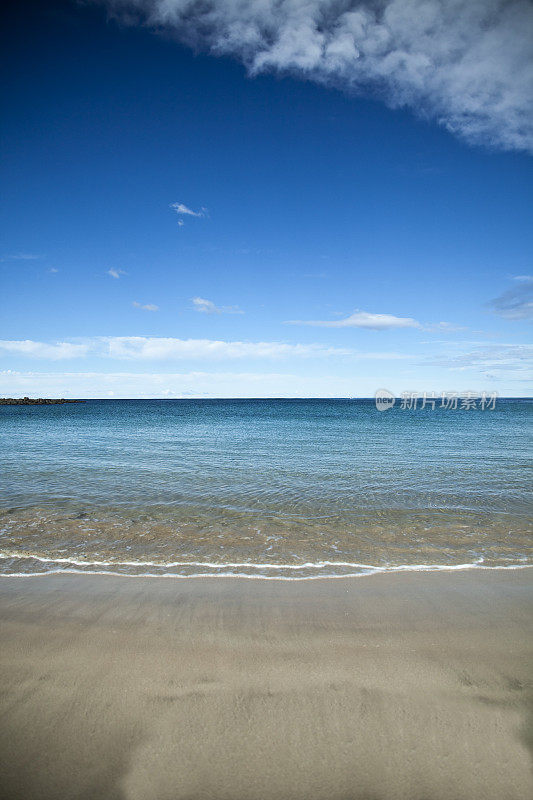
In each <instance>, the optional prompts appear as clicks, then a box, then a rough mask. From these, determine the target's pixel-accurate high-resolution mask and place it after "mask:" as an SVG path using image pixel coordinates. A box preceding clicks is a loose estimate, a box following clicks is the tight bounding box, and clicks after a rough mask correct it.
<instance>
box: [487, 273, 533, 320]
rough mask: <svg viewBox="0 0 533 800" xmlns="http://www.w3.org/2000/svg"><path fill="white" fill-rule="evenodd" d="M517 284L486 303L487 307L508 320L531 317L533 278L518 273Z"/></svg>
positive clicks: (532, 317) (532, 309)
mask: <svg viewBox="0 0 533 800" xmlns="http://www.w3.org/2000/svg"><path fill="white" fill-rule="evenodd" d="M515 280H516V281H518V285H517V286H513V287H512V288H511V289H508V290H507V291H506V292H503V294H501V295H499V296H498V297H495V298H494V300H491V301H490V303H488V306H489V308H491V309H492V311H493V312H494V313H495V314H497V315H498V316H499V317H503V318H504V319H509V320H529V319H533V278H532V277H531V276H530V275H518V276H517V277H515Z"/></svg>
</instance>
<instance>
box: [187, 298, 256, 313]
mask: <svg viewBox="0 0 533 800" xmlns="http://www.w3.org/2000/svg"><path fill="white" fill-rule="evenodd" d="M191 301H192V304H193V307H194V310H195V311H199V312H200V313H201V314H244V311H242V310H241V309H240V308H239V306H217V305H215V304H214V303H213V301H212V300H206V299H205V297H192V298H191Z"/></svg>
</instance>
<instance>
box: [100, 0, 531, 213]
mask: <svg viewBox="0 0 533 800" xmlns="http://www.w3.org/2000/svg"><path fill="white" fill-rule="evenodd" d="M95 2H103V3H105V4H106V5H107V7H108V8H109V9H110V11H111V14H114V15H115V16H116V17H118V18H120V19H122V20H123V21H124V22H126V23H128V24H136V23H137V24H143V25H146V26H148V27H150V28H152V29H153V30H157V31H162V32H165V33H170V34H172V35H174V36H175V37H176V38H177V39H178V40H179V41H181V42H183V43H184V44H186V45H188V46H190V47H193V48H194V49H203V50H204V51H207V52H210V53H211V54H214V55H227V56H233V57H237V58H239V59H240V60H241V61H242V62H243V63H244V64H245V65H246V67H247V69H248V71H249V73H250V74H251V75H255V74H258V73H260V72H266V71H273V72H279V73H290V74H293V75H295V76H296V77H301V78H303V79H306V80H314V81H317V82H319V83H323V84H326V85H329V86H337V87H340V88H343V89H346V90H348V91H352V92H355V93H359V94H361V93H365V94H368V93H370V94H372V95H375V96H378V97H380V98H382V99H383V100H384V101H385V102H386V103H388V105H390V106H392V107H404V106H407V107H410V108H413V109H414V110H415V111H416V112H417V113H418V114H419V115H420V116H423V117H430V118H433V119H435V120H436V121H437V122H438V123H439V124H441V125H443V126H444V127H446V128H447V129H448V130H449V131H451V132H453V133H455V134H457V135H459V136H461V137H463V138H464V139H466V140H467V141H469V142H473V143H483V144H487V145H494V146H499V147H502V148H505V149H523V150H529V151H533V114H532V110H531V104H532V96H533V58H532V51H533V4H532V3H531V2H530V0H341V2H339V0H248V1H247V2H246V3H243V2H242V0H188V1H187V2H185V0H95ZM177 205H182V204H177ZM185 208H186V207H185ZM183 213H188V211H185V212H183ZM193 214H194V212H193Z"/></svg>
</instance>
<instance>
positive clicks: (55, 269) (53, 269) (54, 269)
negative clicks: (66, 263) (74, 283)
mask: <svg viewBox="0 0 533 800" xmlns="http://www.w3.org/2000/svg"><path fill="white" fill-rule="evenodd" d="M48 272H50V273H51V274H52V275H55V274H56V273H57V272H59V270H58V269H57V267H50V269H49V270H48Z"/></svg>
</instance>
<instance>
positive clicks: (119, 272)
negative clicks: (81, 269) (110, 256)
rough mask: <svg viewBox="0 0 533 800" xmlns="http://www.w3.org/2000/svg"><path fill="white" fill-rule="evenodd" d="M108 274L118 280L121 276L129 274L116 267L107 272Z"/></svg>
mask: <svg viewBox="0 0 533 800" xmlns="http://www.w3.org/2000/svg"><path fill="white" fill-rule="evenodd" d="M107 274H108V275H110V276H111V277H112V278H116V279H117V280H118V279H119V278H120V276H121V275H127V274H128V273H127V272H124V270H123V269H115V268H114V267H111V269H108V270H107Z"/></svg>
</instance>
